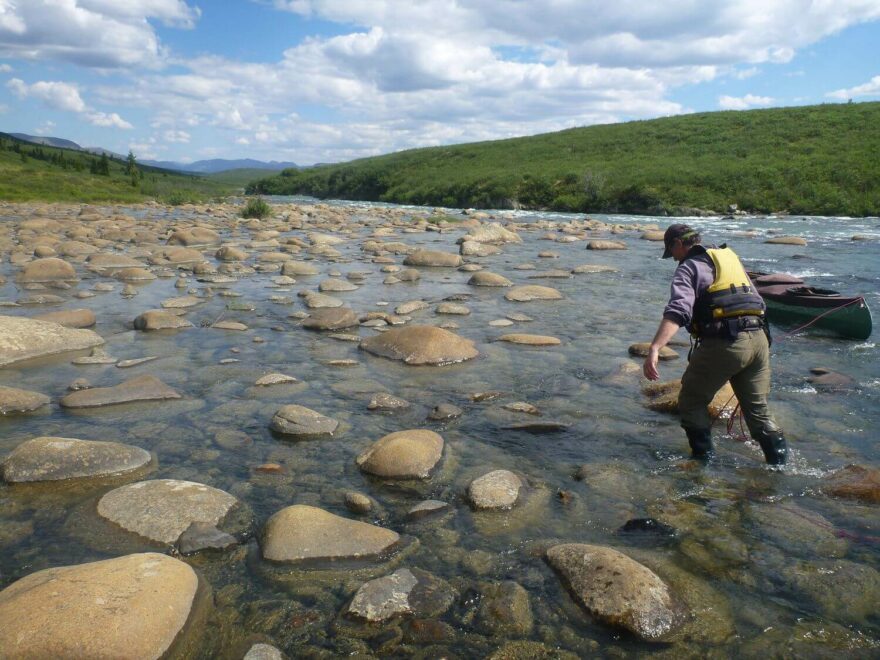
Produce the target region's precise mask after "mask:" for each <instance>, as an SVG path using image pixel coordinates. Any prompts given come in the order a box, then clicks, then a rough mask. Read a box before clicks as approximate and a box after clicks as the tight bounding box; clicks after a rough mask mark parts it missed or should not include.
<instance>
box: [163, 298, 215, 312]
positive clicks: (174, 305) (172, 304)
mask: <svg viewBox="0 0 880 660" xmlns="http://www.w3.org/2000/svg"><path fill="white" fill-rule="evenodd" d="M203 302H205V301H204V299H203V298H196V297H195V296H179V297H177V298H166V299H165V300H163V301H162V307H163V308H164V309H186V308H188V307H195V306H196V305H199V304H201V303H203Z"/></svg>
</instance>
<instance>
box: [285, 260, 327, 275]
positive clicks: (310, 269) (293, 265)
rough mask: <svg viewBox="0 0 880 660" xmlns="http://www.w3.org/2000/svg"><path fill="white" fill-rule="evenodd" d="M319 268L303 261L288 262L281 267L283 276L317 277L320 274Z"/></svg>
mask: <svg viewBox="0 0 880 660" xmlns="http://www.w3.org/2000/svg"><path fill="white" fill-rule="evenodd" d="M320 272H321V271H319V270H318V269H317V267H315V266H313V265H312V264H310V263H305V262H302V261H287V262H285V263H284V265H283V266H282V267H281V274H282V275H301V276H305V275H317V274H318V273H320Z"/></svg>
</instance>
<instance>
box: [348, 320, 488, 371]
mask: <svg viewBox="0 0 880 660" xmlns="http://www.w3.org/2000/svg"><path fill="white" fill-rule="evenodd" d="M360 348H361V349H363V350H365V351H367V352H368V353H372V354H373V355H379V356H381V357H386V358H390V359H392V360H402V361H403V362H405V363H406V364H410V365H434V366H442V365H446V364H453V363H456V362H464V361H465V360H470V359H473V358H475V357H477V355H479V351H477V349H476V348H475V347H474V342H472V341H471V340H470V339H465V338H463V337H459V336H458V335H456V334H454V333H452V332H449V331H448V330H443V329H442V328H436V327H434V326H428V325H413V326H408V327H403V328H393V329H391V330H388V331H386V332H383V333H381V334H379V335H376V336H374V337H368V338H367V339H364V340H363V341H362V342H361V343H360Z"/></svg>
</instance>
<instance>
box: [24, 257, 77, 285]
mask: <svg viewBox="0 0 880 660" xmlns="http://www.w3.org/2000/svg"><path fill="white" fill-rule="evenodd" d="M17 279H18V281H19V282H55V281H59V280H60V281H70V280H75V279H76V269H75V268H74V267H73V266H72V265H71V264H69V263H68V262H66V261H64V259H59V258H57V257H46V258H45V259H35V260H34V261H31V262H30V263H28V264H25V266H24V268H23V269H22V270H21V272H20V273H19V274H18V278H17Z"/></svg>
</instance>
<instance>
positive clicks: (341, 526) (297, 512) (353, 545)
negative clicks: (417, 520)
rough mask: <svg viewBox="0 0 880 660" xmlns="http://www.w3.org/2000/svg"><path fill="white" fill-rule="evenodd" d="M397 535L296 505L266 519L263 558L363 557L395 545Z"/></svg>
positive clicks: (262, 545)
mask: <svg viewBox="0 0 880 660" xmlns="http://www.w3.org/2000/svg"><path fill="white" fill-rule="evenodd" d="M399 541H400V535H399V534H397V532H393V531H391V530H390V529H385V528H384V527H378V526H376V525H370V524H369V523H364V522H360V521H357V520H350V519H348V518H343V517H342V516H337V515H335V514H332V513H330V512H329V511H324V510H323V509H319V508H317V507H313V506H307V505H304V504H295V505H293V506H289V507H286V508H284V509H281V511H278V512H277V513H275V514H274V515H273V516H272V517H271V518H269V520H268V521H267V522H266V527H265V529H264V531H263V535H262V540H261V547H262V553H263V558H264V559H268V560H270V561H278V562H295V561H302V560H306V559H331V560H332V559H365V558H373V557H377V556H379V555H381V554H383V553H385V552H388V551H390V550H392V549H393V548H394V546H395V545H397V543H398V542H399Z"/></svg>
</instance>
